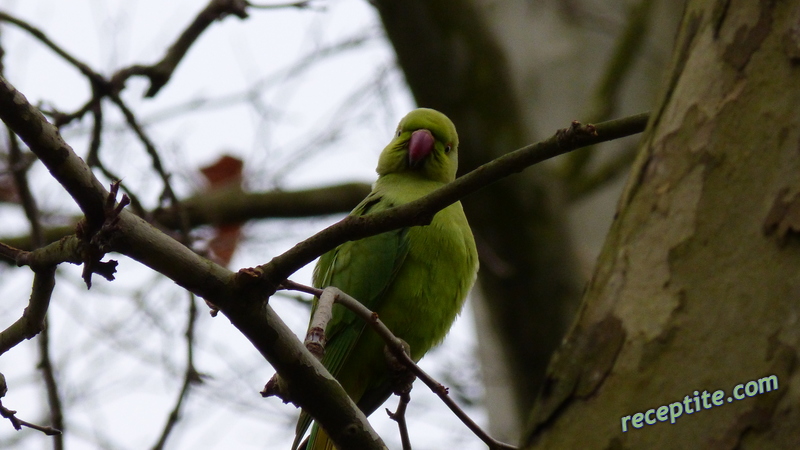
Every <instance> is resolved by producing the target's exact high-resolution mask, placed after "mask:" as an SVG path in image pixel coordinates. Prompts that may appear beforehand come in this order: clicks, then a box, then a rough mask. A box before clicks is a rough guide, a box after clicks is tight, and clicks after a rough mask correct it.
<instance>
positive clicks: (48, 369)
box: [38, 316, 64, 450]
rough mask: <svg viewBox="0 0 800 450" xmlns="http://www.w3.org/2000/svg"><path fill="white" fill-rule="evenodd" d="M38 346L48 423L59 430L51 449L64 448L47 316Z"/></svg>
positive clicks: (61, 417) (60, 409)
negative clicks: (47, 409) (47, 408)
mask: <svg viewBox="0 0 800 450" xmlns="http://www.w3.org/2000/svg"><path fill="white" fill-rule="evenodd" d="M38 344H39V345H38V347H39V369H40V370H41V371H42V378H43V379H44V386H45V390H46V392H47V405H48V406H49V407H50V423H51V425H52V427H53V428H54V429H56V430H60V431H61V432H59V433H57V434H55V435H54V438H53V450H63V449H64V435H63V431H64V408H63V407H62V404H61V396H60V395H59V393H58V381H56V375H55V370H53V362H52V360H51V359H50V331H49V328H48V326H47V316H45V317H44V323H43V325H42V332H41V333H40V334H39V338H38Z"/></svg>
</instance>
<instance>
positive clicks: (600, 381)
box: [526, 0, 800, 448]
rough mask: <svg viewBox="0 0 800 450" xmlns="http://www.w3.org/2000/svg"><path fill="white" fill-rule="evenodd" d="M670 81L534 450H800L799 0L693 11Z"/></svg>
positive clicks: (565, 352) (564, 351)
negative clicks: (799, 367)
mask: <svg viewBox="0 0 800 450" xmlns="http://www.w3.org/2000/svg"><path fill="white" fill-rule="evenodd" d="M669 73H670V76H669V78H668V80H667V86H666V89H665V92H664V95H663V97H662V99H661V102H660V107H659V108H658V109H657V110H655V111H654V112H653V115H652V117H651V120H650V124H649V127H648V131H647V133H646V137H645V139H644V140H643V142H642V147H641V151H640V154H639V156H638V158H637V160H636V163H635V165H634V172H633V175H632V176H631V178H630V180H629V182H628V185H627V187H626V189H625V191H624V193H623V196H622V198H621V200H620V202H619V206H618V210H619V211H618V216H617V218H616V219H615V222H614V224H613V225H612V229H611V232H610V233H609V236H608V237H607V240H606V243H605V246H604V248H603V251H602V253H601V256H600V260H599V261H598V266H597V268H596V270H595V273H594V277H593V279H592V282H591V283H590V286H589V288H588V291H587V293H586V295H585V298H584V303H583V306H582V308H581V311H580V313H579V317H578V321H577V322H576V324H575V325H574V327H573V329H572V330H571V331H570V333H569V335H568V337H567V340H566V341H565V344H564V345H563V346H562V348H561V349H560V350H559V351H558V352H557V354H556V356H555V357H554V359H553V361H552V362H551V365H550V367H549V369H548V375H547V379H546V381H545V387H544V390H543V393H542V394H541V396H540V398H539V399H538V401H537V404H536V406H535V407H534V411H533V414H532V417H531V423H530V424H529V428H528V435H527V439H526V443H527V444H528V446H529V447H530V448H611V447H613V448H663V447H665V446H667V447H669V448H793V446H795V445H796V444H797V443H798V442H800V427H797V424H798V423H800V391H798V389H797V386H799V385H800V384H798V383H800V379H798V376H797V374H796V373H795V366H796V360H797V351H798V347H800V326H798V318H800V270H798V268H800V112H799V111H800V110H799V109H798V105H800V0H792V1H782V2H779V1H768V0H765V1H760V2H752V1H751V2H746V1H717V2H709V1H700V0H698V1H692V2H689V4H688V5H687V8H686V11H685V13H684V19H683V22H682V25H681V28H680V31H679V35H678V39H677V44H676V48H675V52H674V56H673V61H672V65H671V69H670V72H669ZM773 376H774V377H773ZM718 391H719V392H720V393H719V394H717V392H718ZM740 397H741V398H740ZM679 411H680V413H681V414H680V415H677V413H678V412H679ZM639 413H641V414H639ZM673 422H674V424H671V423H673Z"/></svg>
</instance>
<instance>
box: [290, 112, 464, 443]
mask: <svg viewBox="0 0 800 450" xmlns="http://www.w3.org/2000/svg"><path fill="white" fill-rule="evenodd" d="M457 168H458V135H457V134H456V129H455V126H454V125H453V122H451V121H450V119H448V118H447V116H445V115H444V114H442V113H440V112H438V111H435V110H433V109H427V108H420V109H416V110H414V111H411V112H410V113H409V114H408V115H406V116H405V117H404V118H403V119H402V120H401V121H400V124H399V125H398V127H397V131H396V132H395V135H394V138H393V139H392V141H391V142H390V143H389V145H387V146H386V148H384V149H383V152H382V153H381V155H380V159H379V160H378V168H377V172H378V180H377V181H376V182H375V184H374V185H373V188H372V192H370V194H369V195H368V196H367V197H366V198H365V199H364V200H363V201H362V202H361V203H360V204H359V205H358V206H356V207H355V209H354V210H353V211H352V212H351V213H350V214H351V215H356V216H362V215H367V214H372V213H375V212H379V211H384V210H386V209H389V208H391V207H393V206H397V205H402V204H404V203H408V202H411V201H414V200H416V199H418V198H420V197H423V196H424V195H427V194H429V193H431V192H433V191H434V190H436V189H438V188H440V187H442V186H444V185H445V184H447V183H449V182H451V181H453V180H454V179H455V177H456V169H457ZM477 270H478V255H477V251H476V249H475V240H474V239H473V237H472V231H471V230H470V228H469V224H468V223H467V218H466V217H465V216H464V210H463V209H462V207H461V203H460V202H456V203H454V204H452V205H450V206H448V207H447V208H445V209H443V210H441V211H440V212H438V213H437V214H436V215H435V216H434V218H433V221H432V222H431V224H430V225H428V226H422V227H412V228H403V229H399V230H394V231H389V232H386V233H382V234H379V235H376V236H372V237H368V238H365V239H361V240H358V241H352V242H346V243H344V244H342V245H340V246H338V247H337V248H335V249H333V250H331V251H329V252H328V253H325V254H324V255H322V257H320V259H319V262H318V263H317V266H316V267H315V269H314V276H313V284H314V286H315V287H318V288H324V287H327V286H335V287H337V288H339V289H341V290H342V291H344V292H346V293H348V294H350V295H351V296H352V297H354V298H355V299H356V300H358V301H360V302H361V303H363V304H364V305H365V306H366V307H367V308H369V309H371V310H372V311H374V312H377V313H378V316H379V317H380V318H381V320H382V321H383V322H384V323H385V324H386V326H387V327H389V329H390V330H392V332H393V333H394V334H395V335H396V336H397V337H399V338H400V339H403V340H404V341H406V343H408V345H409V347H410V348H411V358H412V359H413V360H414V361H419V360H420V358H422V356H423V355H424V354H425V352H427V351H428V350H429V349H430V348H431V347H433V346H434V345H436V344H438V343H440V342H441V341H442V339H444V337H445V335H446V334H447V332H448V331H449V329H450V326H451V325H452V324H453V321H454V320H455V318H456V316H457V315H458V314H459V312H460V311H461V307H462V306H463V304H464V299H465V298H466V296H467V292H468V291H469V290H470V288H471V287H472V284H473V283H474V282H475V277H476V273H477ZM316 300H317V299H315V303H314V307H316ZM325 335H326V338H327V345H326V350H325V356H324V357H323V359H322V363H323V364H324V365H325V367H326V368H327V369H328V371H329V372H330V373H331V374H332V375H333V376H334V377H336V379H337V380H339V383H341V385H342V387H343V388H344V390H345V392H347V394H348V395H350V397H351V398H352V399H353V401H355V402H356V404H357V405H358V407H359V408H360V409H361V410H362V411H363V412H364V414H366V415H369V414H371V413H372V412H373V411H375V410H376V409H377V408H378V407H379V406H381V404H383V402H385V401H386V399H387V398H388V397H389V395H390V394H391V386H390V383H389V369H388V365H387V361H386V357H385V354H384V351H383V349H384V342H383V341H382V340H381V339H380V338H379V337H378V335H377V334H376V333H375V332H373V331H372V330H371V329H369V328H368V327H366V325H365V323H364V321H363V320H361V319H359V318H358V317H356V316H355V314H353V313H352V312H350V311H349V310H347V309H346V308H344V307H343V306H340V305H334V307H333V317H332V319H331V321H330V322H329V323H328V326H327V328H326V330H325ZM311 420H312V419H311V417H310V416H309V415H308V414H306V413H305V412H302V413H301V415H300V419H299V420H298V422H297V429H296V437H295V441H294V444H293V445H292V449H293V450H294V449H296V448H297V447H298V445H299V443H300V442H301V440H302V438H303V435H304V434H305V432H306V430H307V429H308V426H309V424H310V423H311ZM332 448H334V447H333V443H332V442H331V441H330V439H329V438H328V435H327V434H326V433H325V431H324V430H322V429H320V428H319V427H318V425H317V424H316V423H315V424H314V426H313V427H312V429H311V435H310V437H309V440H308V445H307V446H306V449H307V450H311V449H313V450H318V449H332Z"/></svg>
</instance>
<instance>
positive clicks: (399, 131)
mask: <svg viewBox="0 0 800 450" xmlns="http://www.w3.org/2000/svg"><path fill="white" fill-rule="evenodd" d="M401 134H403V131H402V130H399V129H398V130H397V134H396V136H397V137H400V135H401Z"/></svg>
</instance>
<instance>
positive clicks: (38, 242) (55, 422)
mask: <svg viewBox="0 0 800 450" xmlns="http://www.w3.org/2000/svg"><path fill="white" fill-rule="evenodd" d="M8 137H9V163H10V166H11V168H12V171H13V175H14V184H15V185H16V188H17V192H18V193H19V196H20V199H21V201H22V207H23V209H24V210H25V215H26V216H27V218H28V222H29V223H30V226H31V238H32V240H33V244H34V247H35V248H39V247H41V246H42V245H44V234H43V232H42V223H41V221H40V220H39V208H38V207H37V206H36V200H35V199H34V197H33V194H32V193H31V191H30V187H29V186H28V177H27V174H26V172H25V171H24V170H23V168H22V167H21V164H19V163H20V162H21V161H22V151H21V150H20V148H19V142H17V136H16V135H15V134H14V133H13V132H12V131H11V130H10V129H9V130H8ZM53 281H55V278H53ZM51 292H52V291H51ZM46 295H47V297H48V298H47V299H46V300H45V299H40V301H41V302H42V306H43V309H44V311H43V312H42V313H43V316H42V322H41V333H40V334H39V339H38V348H39V366H38V367H39V369H40V370H41V371H42V378H43V379H44V385H45V390H46V392H47V405H48V406H49V409H50V423H51V424H52V426H53V428H54V429H56V430H62V431H63V430H64V412H63V411H64V409H63V407H62V404H61V397H60V396H59V394H58V382H57V381H56V375H55V371H54V370H53V363H52V360H51V359H50V333H49V329H48V326H47V315H46V314H47V305H49V296H50V292H48V293H46ZM23 315H24V314H23ZM53 449H54V450H63V449H64V436H63V434H62V433H61V432H59V433H55V434H54V438H53Z"/></svg>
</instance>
